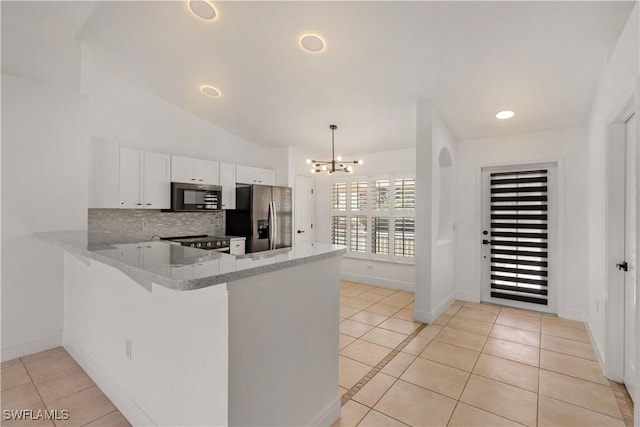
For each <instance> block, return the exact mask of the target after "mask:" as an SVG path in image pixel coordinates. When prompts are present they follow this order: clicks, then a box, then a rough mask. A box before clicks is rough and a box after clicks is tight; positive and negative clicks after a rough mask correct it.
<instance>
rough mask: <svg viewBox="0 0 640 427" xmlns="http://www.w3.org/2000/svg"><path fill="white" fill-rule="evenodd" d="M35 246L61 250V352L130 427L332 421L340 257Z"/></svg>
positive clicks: (158, 245) (82, 244) (81, 238)
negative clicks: (136, 426)
mask: <svg viewBox="0 0 640 427" xmlns="http://www.w3.org/2000/svg"><path fill="white" fill-rule="evenodd" d="M37 237H39V238H40V239H43V240H47V241H49V242H51V243H53V244H55V245H57V246H59V247H61V248H62V249H63V250H64V255H63V258H64V287H65V289H64V306H65V310H64V345H65V348H66V349H67V350H68V351H69V353H70V354H71V355H72V356H73V357H74V358H75V359H76V360H77V361H78V362H79V363H80V365H81V366H82V367H83V368H84V369H85V370H86V371H87V373H89V374H90V376H91V377H92V378H93V379H94V381H95V382H96V383H97V384H98V385H99V387H100V388H101V389H102V390H103V391H104V392H105V394H107V396H108V397H109V398H110V399H111V400H112V401H113V402H114V404H115V405H116V406H117V407H118V408H119V409H120V411H121V412H122V413H123V414H124V415H125V416H126V417H127V418H128V419H129V421H130V422H131V423H132V424H134V425H185V426H186V425H330V424H332V423H333V422H334V421H335V420H336V419H337V418H338V417H339V415H340V400H339V397H338V394H337V388H338V387H337V385H338V357H337V354H338V319H339V290H340V286H339V263H340V260H341V257H342V255H343V254H344V252H345V249H344V248H343V247H340V246H335V245H325V244H314V245H303V246H296V247H293V248H287V249H280V250H275V251H266V252H260V253H254V254H250V255H245V256H239V257H235V256H233V255H228V254H222V253H218V252H207V251H203V250H199V249H192V248H189V247H184V246H179V245H173V244H170V243H167V242H160V241H153V242H128V243H117V244H114V243H113V241H114V240H113V237H111V241H104V240H103V238H104V236H102V235H100V234H89V233H87V232H86V231H78V232H56V233H39V234H38V235H37ZM120 241H121V242H126V239H125V238H123V239H121V240H120Z"/></svg>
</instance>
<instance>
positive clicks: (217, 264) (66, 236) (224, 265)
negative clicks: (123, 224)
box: [35, 230, 346, 291]
mask: <svg viewBox="0 0 640 427" xmlns="http://www.w3.org/2000/svg"><path fill="white" fill-rule="evenodd" d="M35 236H36V237H37V238H38V239H41V240H44V241H47V242H50V243H52V244H54V245H56V246H58V247H61V248H62V249H64V250H66V251H68V252H70V253H72V254H75V255H80V256H83V257H87V258H90V259H93V260H95V261H99V262H101V263H103V264H107V265H110V266H112V267H115V268H117V269H119V270H121V271H122V272H123V273H125V274H126V275H128V276H129V277H131V278H132V279H134V280H136V281H137V282H138V283H141V284H143V285H144V286H145V287H146V288H148V289H150V288H151V286H150V284H151V283H156V284H158V285H160V286H164V287H166V288H169V289H174V290H179V291H188V290H193V289H200V288H205V287H208V286H213V285H218V284H221V283H227V282H232V281H234V280H240V279H245V278H248V277H252V276H257V275H260V274H265V273H270V272H274V271H278V270H282V269H285V268H290V267H295V266H297V265H301V264H306V263H309V262H314V261H318V260H322V259H327V258H331V257H336V256H341V255H344V254H345V253H346V248H345V247H344V246H340V245H330V244H326V243H315V244H305V245H297V246H295V247H292V248H284V249H276V250H274V251H264V252H256V253H253V254H247V255H240V256H234V255H229V254H224V253H220V252H214V251H206V250H203V249H195V248H190V247H186V246H181V245H177V244H172V243H169V242H165V241H158V240H154V241H147V242H136V241H131V240H132V239H131V237H127V236H126V235H122V236H119V235H113V234H108V235H107V234H104V233H90V232H88V231H86V230H85V231H63V232H50V233H36V234H35Z"/></svg>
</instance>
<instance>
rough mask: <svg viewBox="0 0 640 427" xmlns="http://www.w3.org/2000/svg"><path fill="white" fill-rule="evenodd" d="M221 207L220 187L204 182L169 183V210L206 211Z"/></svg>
mask: <svg viewBox="0 0 640 427" xmlns="http://www.w3.org/2000/svg"><path fill="white" fill-rule="evenodd" d="M220 209H222V187H220V186H219V185H206V184H183V183H181V182H172V183H171V210H172V211H174V212H207V211H217V210H220Z"/></svg>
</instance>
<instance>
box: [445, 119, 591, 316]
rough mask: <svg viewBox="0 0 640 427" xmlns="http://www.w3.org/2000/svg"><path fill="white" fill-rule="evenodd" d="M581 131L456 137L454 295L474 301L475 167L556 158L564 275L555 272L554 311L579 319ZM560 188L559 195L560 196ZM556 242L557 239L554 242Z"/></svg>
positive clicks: (477, 285) (582, 279)
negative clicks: (456, 220) (457, 140)
mask: <svg viewBox="0 0 640 427" xmlns="http://www.w3.org/2000/svg"><path fill="white" fill-rule="evenodd" d="M586 141H587V134H586V130H585V129H584V128H570V129H561V130H556V131H549V132H540V133H531V134H526V135H514V136H510V137H501V138H486V139H477V140H467V141H462V142H460V144H459V146H458V156H457V159H458V164H457V167H456V194H457V198H456V207H457V215H458V216H457V217H458V222H457V233H456V234H457V238H456V246H457V248H458V249H457V255H456V259H457V261H456V289H457V297H458V298H460V299H464V300H469V301H479V300H480V295H481V275H480V265H481V264H480V257H481V255H480V250H481V248H480V245H481V243H480V240H481V234H480V233H481V224H480V217H481V210H480V203H481V201H480V195H479V189H480V184H479V180H480V167H481V166H489V165H508V164H519V163H538V162H549V161H557V162H559V163H561V165H560V166H561V167H559V170H558V175H559V176H558V183H559V185H560V186H563V187H561V188H559V192H560V199H559V203H560V205H561V206H559V211H560V212H562V211H564V221H563V222H561V223H559V224H558V228H559V229H558V233H559V235H563V236H564V244H563V246H559V252H560V256H561V259H563V260H564V262H563V269H564V277H559V278H558V279H559V280H558V282H559V283H558V285H559V286H560V291H561V293H560V294H559V295H558V303H559V305H558V315H560V316H562V317H568V318H571V319H577V320H583V319H584V314H585V310H586V286H585V284H586V283H587V279H588V277H587V271H586V269H585V266H586V265H587V260H588V258H587V257H588V252H587V244H588V242H587V235H588V222H587V217H586V215H585V212H586V209H587V197H588V192H589V189H588V188H587V186H586V185H585V180H586V179H587V175H588V174H587V172H586V171H587V152H586V147H587V142H586ZM562 194H564V197H562ZM559 245H562V241H560V242H559Z"/></svg>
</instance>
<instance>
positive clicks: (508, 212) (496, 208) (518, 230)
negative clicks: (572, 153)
mask: <svg viewBox="0 0 640 427" xmlns="http://www.w3.org/2000/svg"><path fill="white" fill-rule="evenodd" d="M547 181H548V173H547V170H546V169H545V170H528V171H518V172H497V173H492V174H491V240H490V244H491V297H492V298H502V299H509V300H514V301H522V302H528V303H534V304H542V305H548V274H549V273H548V266H549V262H548V256H549V253H548V250H549V249H548V241H549V240H548V237H549V236H548V204H547V202H548V191H547V190H548V186H547Z"/></svg>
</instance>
